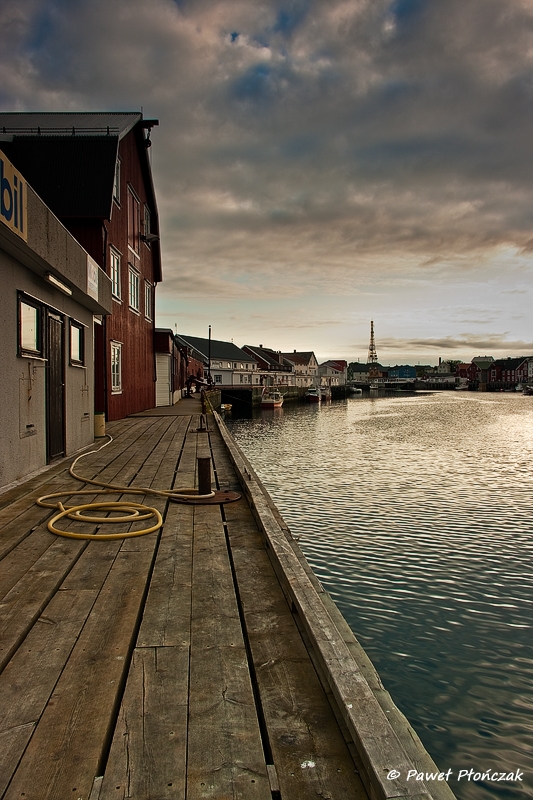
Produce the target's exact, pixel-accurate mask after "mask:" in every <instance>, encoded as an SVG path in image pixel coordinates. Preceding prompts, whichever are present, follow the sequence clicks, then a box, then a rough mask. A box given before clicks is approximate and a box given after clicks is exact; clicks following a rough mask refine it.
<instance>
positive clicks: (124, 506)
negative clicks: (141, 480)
mask: <svg viewBox="0 0 533 800" xmlns="http://www.w3.org/2000/svg"><path fill="white" fill-rule="evenodd" d="M107 436H108V437H109V441H108V442H106V443H105V444H103V445H102V446H101V447H99V448H98V449H97V450H91V451H90V452H89V453H83V454H82V455H81V456H78V457H77V458H76V459H75V460H74V461H73V462H72V464H71V466H70V469H69V473H70V474H71V475H72V477H73V478H75V479H76V480H78V481H81V482H82V483H89V484H92V485H93V486H99V487H102V488H101V489H99V490H97V491H96V492H95V491H94V490H92V489H81V490H78V491H72V492H54V493H53V494H44V495H43V496H42V497H39V498H38V500H36V503H37V505H39V506H42V507H43V508H58V509H59V513H58V514H56V515H55V516H53V517H52V519H51V520H50V521H49V522H48V526H47V527H48V530H49V531H50V533H55V534H57V535H58V536H65V537H67V538H69V539H99V540H106V539H131V538H132V537H134V536H145V535H146V534H147V533H153V532H154V531H157V530H159V528H160V527H161V526H162V524H163V517H162V516H161V514H160V513H159V511H158V510H157V508H153V507H152V506H147V505H144V504H143V503H133V502H131V501H130V500H116V501H111V502H99V503H98V502H96V503H84V504H81V505H76V506H70V507H68V508H65V506H64V505H63V503H61V502H59V501H58V502H56V503H47V502H46V501H47V500H49V499H51V498H52V497H66V496H67V495H75V496H76V497H77V496H78V495H82V494H90V495H94V494H95V493H96V494H117V492H127V493H128V494H143V495H144V494H155V495H157V496H159V497H173V498H176V499H178V500H187V499H188V498H190V497H191V495H192V496H194V497H197V498H201V499H207V498H209V497H213V496H214V494H215V492H209V493H208V494H201V495H200V494H198V492H197V490H196V489H151V488H143V487H131V486H118V485H116V484H112V483H105V482H104V481H96V480H92V479H91V478H84V477H83V476H81V475H77V474H76V473H75V472H74V467H75V465H76V464H77V463H78V461H79V460H80V459H82V458H85V457H86V456H90V455H92V454H93V453H98V452H99V451H100V450H102V449H103V448H104V447H107V445H108V444H111V442H112V441H113V439H112V437H111V436H109V434H107ZM86 509H93V510H97V509H105V510H106V511H128V512H129V514H128V515H127V516H121V517H102V516H92V515H87V514H84V513H83V511H85V510H86ZM141 512H142V513H141ZM63 517H68V518H69V519H73V520H78V522H79V521H84V522H91V523H93V524H94V523H98V524H109V523H117V522H139V521H141V520H143V519H149V518H150V517H155V519H156V523H155V524H154V525H152V526H151V527H149V528H143V529H142V530H139V531H129V532H128V533H95V534H93V533H74V532H72V531H62V530H61V529H60V528H56V526H55V523H56V522H57V521H58V520H60V519H62V518H63Z"/></svg>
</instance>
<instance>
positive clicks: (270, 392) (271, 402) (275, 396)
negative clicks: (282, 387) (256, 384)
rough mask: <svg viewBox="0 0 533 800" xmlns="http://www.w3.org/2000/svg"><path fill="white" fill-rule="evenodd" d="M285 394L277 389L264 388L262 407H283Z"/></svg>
mask: <svg viewBox="0 0 533 800" xmlns="http://www.w3.org/2000/svg"><path fill="white" fill-rule="evenodd" d="M282 405H283V395H282V394H281V392H278V391H277V389H263V394H262V395H261V408H281V406H282Z"/></svg>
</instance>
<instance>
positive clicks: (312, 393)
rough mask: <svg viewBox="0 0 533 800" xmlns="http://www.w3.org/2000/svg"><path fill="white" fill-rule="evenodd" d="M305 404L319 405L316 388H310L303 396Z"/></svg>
mask: <svg viewBox="0 0 533 800" xmlns="http://www.w3.org/2000/svg"><path fill="white" fill-rule="evenodd" d="M304 399H305V401H306V402H307V403H320V390H319V389H317V388H316V386H310V387H309V389H308V390H307V391H306V393H305V394H304Z"/></svg>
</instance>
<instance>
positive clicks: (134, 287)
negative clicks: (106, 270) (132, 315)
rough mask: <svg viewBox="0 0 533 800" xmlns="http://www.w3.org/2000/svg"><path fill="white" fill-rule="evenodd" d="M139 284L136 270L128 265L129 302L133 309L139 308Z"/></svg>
mask: <svg viewBox="0 0 533 800" xmlns="http://www.w3.org/2000/svg"><path fill="white" fill-rule="evenodd" d="M139 284H140V277H139V273H138V272H137V270H135V269H133V267H132V266H131V265H130V268H129V284H128V285H129V304H130V308H132V309H133V310H134V311H138V310H139Z"/></svg>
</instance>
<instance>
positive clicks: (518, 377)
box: [488, 356, 533, 389]
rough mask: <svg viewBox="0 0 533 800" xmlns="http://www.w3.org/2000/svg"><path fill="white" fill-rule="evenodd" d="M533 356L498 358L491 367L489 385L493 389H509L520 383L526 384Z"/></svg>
mask: <svg viewBox="0 0 533 800" xmlns="http://www.w3.org/2000/svg"><path fill="white" fill-rule="evenodd" d="M532 362H533V356H517V357H515V358H498V359H496V361H493V362H492V363H491V365H490V370H489V373H488V383H489V384H490V386H491V388H497V389H508V388H511V387H514V386H516V385H517V384H518V383H526V382H527V381H528V377H529V370H530V366H529V365H530V363H532Z"/></svg>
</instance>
